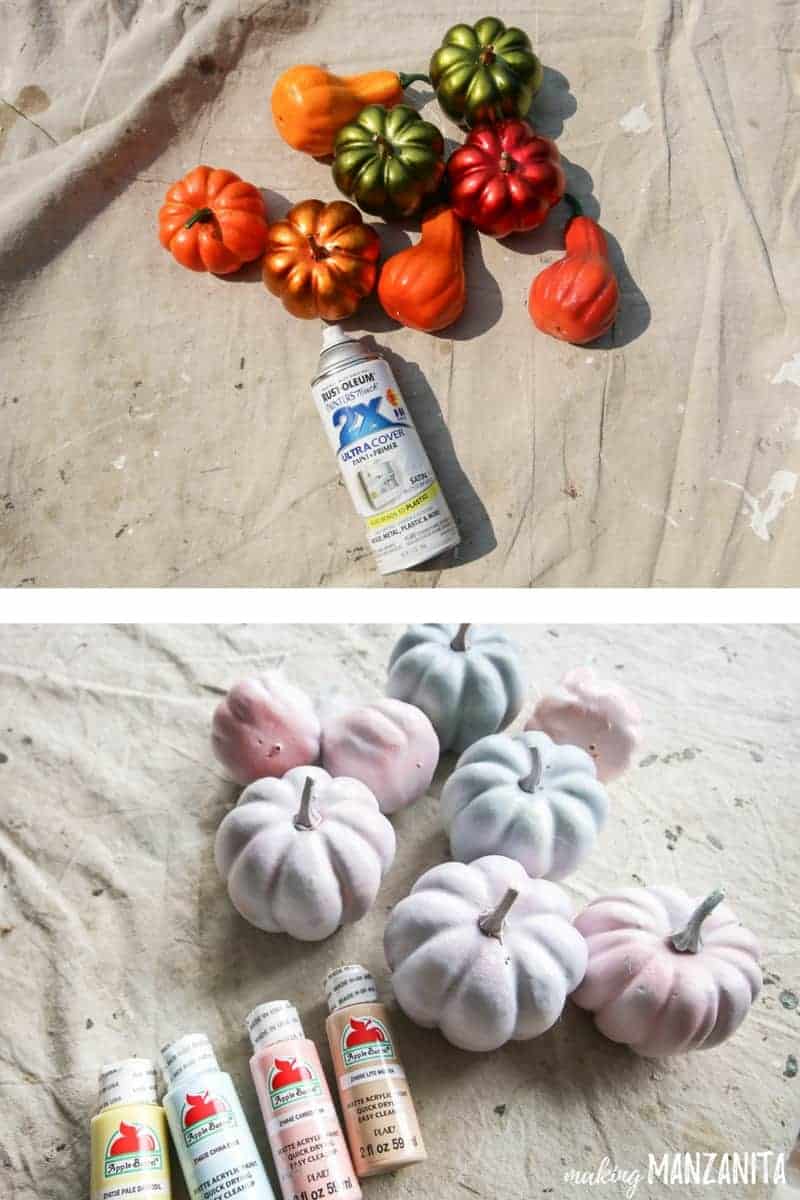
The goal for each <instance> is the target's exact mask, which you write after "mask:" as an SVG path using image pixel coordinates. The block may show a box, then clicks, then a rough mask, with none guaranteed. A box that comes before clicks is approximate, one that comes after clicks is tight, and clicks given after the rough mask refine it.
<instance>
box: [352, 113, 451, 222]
mask: <svg viewBox="0 0 800 1200" xmlns="http://www.w3.org/2000/svg"><path fill="white" fill-rule="evenodd" d="M443 175H444V139H443V137H442V135H441V133H440V132H439V130H438V129H437V128H436V126H435V125H431V124H430V122H429V121H423V119H422V117H421V116H420V115H419V113H418V112H417V111H416V109H413V108H410V107H409V106H408V105H407V104H397V105H395V107H394V108H385V107H384V105H382V104H370V105H368V106H367V107H366V108H363V109H362V110H361V112H360V113H359V114H358V116H357V117H356V119H355V120H354V121H351V122H350V123H349V124H348V125H344V126H343V127H342V128H341V129H340V130H339V132H338V134H337V135H336V144H335V147H334V160H333V178H334V180H335V182H336V186H337V187H338V189H339V191H340V192H343V193H344V195H345V196H349V197H350V198H351V199H353V200H355V202H356V204H357V205H358V206H359V208H361V209H363V210H364V212H366V213H372V214H374V215H375V216H380V217H386V218H388V219H390V220H391V219H395V218H397V217H409V216H411V215H413V214H414V213H416V212H418V211H419V209H420V208H421V207H422V205H423V203H424V201H425V200H426V199H427V198H428V197H430V196H432V195H433V194H434V193H435V192H436V191H437V190H438V188H439V185H440V183H441V181H442V177H443Z"/></svg>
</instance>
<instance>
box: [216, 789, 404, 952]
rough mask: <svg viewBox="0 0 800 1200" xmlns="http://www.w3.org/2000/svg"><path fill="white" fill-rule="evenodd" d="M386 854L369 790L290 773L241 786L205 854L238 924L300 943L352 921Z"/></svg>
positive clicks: (369, 896) (389, 843)
mask: <svg viewBox="0 0 800 1200" xmlns="http://www.w3.org/2000/svg"><path fill="white" fill-rule="evenodd" d="M394 851H395V837H394V830H393V829H392V827H391V825H390V824H389V822H388V821H387V820H386V818H385V817H384V816H383V815H382V814H381V812H380V809H379V808H378V801H377V800H376V799H375V797H374V796H373V794H372V792H371V791H370V790H369V788H368V787H366V786H365V784H363V783H361V782H360V781H359V780H357V779H332V778H331V776H330V775H329V774H328V772H327V771H323V770H322V768H321V767H295V768H294V769H293V770H291V771H288V772H287V773H286V775H284V777H283V779H259V780H258V781H257V782H256V783H252V784H251V785H250V787H248V788H245V790H244V791H243V792H242V795H241V797H240V798H239V803H238V804H237V805H236V807H235V808H234V809H232V810H231V811H230V812H229V813H228V814H227V816H226V817H225V818H224V819H223V821H222V824H221V825H220V827H219V829H218V830H217V838H216V844H215V848H214V853H215V858H216V863H217V869H218V870H219V873H220V875H221V876H222V878H223V879H224V880H225V882H226V883H227V885H228V894H229V895H230V898H231V901H232V902H233V904H234V907H235V908H236V909H237V910H238V912H240V913H241V915H242V916H243V917H244V918H245V920H247V921H249V922H250V924H251V925H255V926H256V927H257V928H258V929H265V930H266V931H267V932H268V933H279V932H284V933H289V934H291V936H292V937H295V938H300V939H301V940H302V941H318V940H320V939H321V938H326V937H328V936H329V935H330V934H332V933H334V932H335V930H337V929H338V928H339V926H340V925H349V924H351V923H352V922H354V921H359V920H360V919H361V918H362V917H363V916H364V914H365V913H367V912H368V911H369V909H370V908H371V907H372V905H373V904H374V902H375V897H376V896H377V894H378V888H379V887H380V885H381V880H382V879H383V877H384V875H385V874H386V872H387V871H388V869H389V867H390V866H391V864H392V860H393V858H394Z"/></svg>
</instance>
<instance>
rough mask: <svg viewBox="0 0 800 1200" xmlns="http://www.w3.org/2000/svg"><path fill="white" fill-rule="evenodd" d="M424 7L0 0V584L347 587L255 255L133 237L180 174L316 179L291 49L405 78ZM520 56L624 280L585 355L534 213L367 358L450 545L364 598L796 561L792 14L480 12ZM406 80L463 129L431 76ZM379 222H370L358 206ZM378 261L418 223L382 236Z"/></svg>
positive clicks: (799, 372)
mask: <svg viewBox="0 0 800 1200" xmlns="http://www.w3.org/2000/svg"><path fill="white" fill-rule="evenodd" d="M482 15H484V12H483V4H482V3H477V0H476V2H473V0H466V2H465V3H463V4H461V5H460V6H459V8H458V13H457V14H456V13H455V12H454V9H453V6H452V5H450V4H445V3H443V0H431V2H426V3H423V2H421V0H415V2H414V3H410V4H405V5H401V6H400V8H398V7H397V6H396V5H391V4H389V3H387V2H386V0H358V2H357V0H336V2H335V3H326V2H324V0H299V2H298V3H294V2H292V3H289V2H288V0H266V2H263V0H210V2H207V3H206V2H200V0H198V2H189V0H185V2H184V0H181V2H176V0H147V2H145V0H115V2H113V3H111V2H107V0H80V2H78V3H67V2H66V0H7V2H6V3H5V4H3V5H2V6H0V42H1V43H2V45H3V46H4V47H6V50H7V53H6V54H5V55H4V56H3V64H2V67H0V79H1V80H2V87H1V88H0V96H2V103H0V185H1V186H0V300H1V301H2V319H1V321H0V329H1V332H0V339H2V364H3V369H2V374H1V376H0V499H1V503H0V582H2V583H3V584H6V585H26V586H41V585H46V584H51V585H62V584H78V585H98V584H103V585H117V584H121V585H131V584H150V585H156V586H158V585H175V584H186V585H208V584H217V585H234V584H251V585H258V584H272V585H336V584H364V583H366V584H370V585H375V584H377V583H378V582H379V579H378V576H377V574H376V572H375V570H374V568H373V565H372V562H371V559H370V556H369V554H368V553H367V552H366V548H365V544H364V538H363V532H362V528H361V524H360V522H359V520H358V518H357V517H356V516H355V515H354V514H353V513H352V512H351V509H350V505H349V501H348V498H347V496H346V494H345V492H344V489H343V488H342V486H341V485H340V483H339V482H338V476H337V471H336V463H335V460H334V458H333V456H332V454H331V453H330V450H329V447H328V446H327V444H326V442H325V439H324V433H323V430H322V428H321V427H320V424H319V421H318V418H317V416H316V414H315V412H314V410H313V408H312V405H311V402H310V398H309V394H308V384H309V380H310V378H311V376H312V374H313V371H314V367H315V364H316V359H317V353H318V349H319V340H320V329H319V325H318V323H316V322H300V321H295V320H293V319H292V318H291V317H289V316H288V315H287V314H286V313H285V312H284V310H283V309H282V307H281V305H280V303H279V302H278V301H277V300H276V299H275V298H273V297H271V296H269V295H268V294H267V293H266V292H265V291H264V289H263V288H262V285H261V283H260V280H259V277H258V271H257V270H250V271H246V272H245V273H244V275H243V277H242V278H240V279H239V278H237V279H234V280H219V279H214V278H210V277H207V276H195V275H193V274H191V273H189V272H186V271H183V270H181V269H180V268H179V267H178V266H177V265H176V264H175V263H174V262H173V261H172V260H171V259H170V257H169V256H168V255H167V254H166V253H165V252H164V251H163V250H162V249H161V248H160V246H159V245H158V242H157V239H156V235H155V220H156V213H157V210H158V207H159V205H160V202H161V199H162V196H163V194H164V191H165V189H166V187H167V185H168V184H169V183H170V182H171V181H173V180H174V179H176V178H178V177H180V176H181V175H182V174H183V173H184V172H185V171H186V170H187V169H189V168H190V167H192V166H194V165H195V164H196V163H198V162H200V161H205V162H209V163H211V164H213V165H223V166H227V167H230V168H231V169H233V170H235V171H237V172H239V173H240V174H242V175H243V176H244V177H246V178H248V179H250V180H252V181H253V182H255V183H256V184H258V185H259V186H260V187H262V188H263V189H264V194H265V196H266V199H267V205H268V208H269V212H270V214H271V216H272V217H277V216H282V215H283V214H284V213H285V211H286V210H287V209H288V207H289V205H290V204H291V203H293V202H296V201H299V200H301V199H304V198H307V197H309V196H318V197H320V198H322V199H332V198H334V197H335V195H336V190H335V187H334V184H333V182H332V179H331V176H330V171H329V168H328V166H327V165H326V164H324V163H322V162H316V161H314V160H313V159H310V158H307V157H304V156H302V155H299V154H296V153H294V152H292V151H291V150H290V149H289V147H288V146H287V145H285V143H284V142H282V141H281V140H280V138H279V137H278V136H277V134H276V132H275V130H274V128H273V126H272V122H271V119H270V114H269V94H270V90H271V85H272V82H273V80H274V79H275V78H276V76H277V75H278V73H279V72H280V71H282V70H283V69H284V68H286V67H288V66H290V65H291V64H293V63H296V62H298V61H301V62H303V61H306V62H308V61H311V62H323V63H326V64H327V65H329V66H330V67H331V68H332V69H334V70H337V71H341V72H351V71H353V72H354V71H362V70H367V69H369V68H373V67H395V68H399V69H402V70H407V71H419V70H424V69H425V68H426V65H427V63H428V60H429V57H430V54H431V52H432V50H433V49H434V48H435V47H436V45H437V44H438V41H439V39H440V37H441V35H442V34H443V33H444V31H445V30H446V29H447V27H448V25H449V24H450V23H451V22H452V20H453V19H454V17H455V16H459V17H461V16H464V17H467V18H470V19H475V18H477V17H479V16H482ZM502 16H503V17H504V18H505V19H506V20H507V21H508V22H516V23H518V24H520V25H522V26H523V27H525V28H527V29H528V31H529V32H530V34H531V37H532V38H533V40H534V42H535V45H536V48H537V50H538V51H539V53H540V55H541V57H542V59H543V61H544V63H545V66H546V71H545V80H544V84H543V87H542V91H541V93H540V95H539V97H538V98H537V99H536V101H535V104H534V108H533V114H532V115H533V118H534V120H535V123H536V124H537V126H538V127H539V129H540V130H541V131H542V132H544V133H546V134H549V135H551V136H553V137H556V138H557V139H558V144H559V146H560V148H561V151H562V153H563V155H564V156H565V158H566V159H567V174H568V180H569V186H570V188H571V189H572V190H573V191H574V192H575V193H576V194H577V195H578V196H580V197H581V198H583V199H584V200H585V201H586V202H587V209H588V211H589V213H590V214H591V215H597V214H598V213H599V216H600V218H601V220H602V223H603V225H604V226H605V228H606V229H607V231H608V233H609V236H610V242H611V250H612V255H613V258H614V262H615V264H616V266H617V269H618V271H619V275H620V282H621V286H622V311H621V316H620V319H619V321H618V322H617V325H616V327H615V329H614V331H613V333H612V334H610V335H608V336H606V337H605V338H604V339H603V341H602V342H601V343H599V344H598V345H595V346H590V347H588V348H584V349H581V348H577V347H569V346H566V345H563V344H560V343H557V342H554V341H551V340H549V339H547V338H546V337H545V336H544V335H541V334H538V333H536V332H535V331H534V329H533V327H532V325H531V323H530V321H529V318H528V315H527V311H526V296H527V292H528V288H529V286H530V282H531V280H532V278H533V276H534V274H535V273H536V272H537V271H538V270H539V269H540V268H541V266H542V265H543V264H544V263H546V262H549V261H552V260H553V259H554V258H555V257H556V256H557V254H558V252H559V248H560V245H561V234H562V226H563V223H564V219H565V216H564V213H563V212H562V210H561V209H559V210H558V212H557V213H556V214H554V215H553V216H552V218H551V220H550V221H549V222H548V224H547V225H546V227H544V229H543V230H541V231H538V232H536V233H534V234H529V235H525V236H523V237H519V238H515V239H510V240H509V241H508V242H507V243H498V242H495V241H493V240H492V239H490V238H480V239H479V238H478V237H477V236H470V237H469V238H468V241H467V273H468V280H469V302H468V305H467V310H466V313H465V315H464V316H463V317H462V318H461V319H460V320H459V321H458V322H457V324H456V325H454V326H453V327H452V328H451V329H449V330H447V331H446V332H445V333H443V334H441V335H439V336H434V337H431V336H427V335H425V334H421V333H414V332H410V331H407V330H403V329H398V328H396V327H392V325H391V322H390V321H389V320H388V319H387V318H385V317H384V315H383V313H382V311H381V310H380V308H379V307H378V305H377V302H374V301H373V302H371V303H370V304H368V305H367V306H366V307H365V308H363V309H362V312H361V314H360V315H359V316H358V317H356V318H355V319H354V320H353V321H352V322H351V323H350V324H351V327H352V328H353V329H354V330H356V331H364V332H366V333H367V334H368V335H369V336H370V337H372V338H374V339H375V342H377V344H378V345H379V346H380V347H381V348H382V349H383V350H384V352H386V353H387V355H388V356H389V358H390V361H391V364H392V367H393V369H394V370H395V373H396V375H397V377H398V380H399V382H400V385H401V388H402V389H403V390H404V391H405V392H406V394H407V398H408V400H409V404H410V405H411V407H412V408H413V411H414V414H415V417H416V419H417V424H418V425H419V427H420V430H421V432H422V434H423V437H424V438H425V439H426V440H427V442H428V446H429V449H430V453H431V457H432V459H433V460H434V466H435V468H436V470H437V473H438V474H439V476H440V478H441V480H442V483H443V485H444V486H445V488H446V490H447V491H448V494H449V496H450V499H451V502H452V506H453V508H454V510H455V513H456V515H457V518H458V520H459V522H460V524H461V527H462V532H463V535H464V541H463V545H462V549H461V551H460V552H459V555H458V557H457V558H456V560H455V562H456V564H457V565H456V566H455V567H454V568H451V569H448V570H444V571H443V572H441V573H440V574H433V573H432V572H431V571H425V572H415V573H411V574H407V575H402V576H399V577H393V578H392V579H391V580H389V582H390V583H391V584H393V585H398V584H399V585H401V586H414V585H426V584H430V583H431V582H439V583H441V584H442V585H444V586H459V585H496V584H507V585H512V586H527V585H531V584H543V585H573V586H577V585H614V584H619V585H631V586H647V585H654V584H656V585H657V584H664V585H696V584H701V585H743V584H751V585H764V584H789V583H794V584H797V583H799V582H800V566H799V565H798V564H800V515H799V514H800V498H798V494H797V493H798V472H800V390H799V389H800V357H799V356H800V340H798V334H797V330H798V300H800V274H798V271H797V268H796V261H797V254H796V247H797V237H798V216H797V203H796V201H797V186H798V179H797V162H798V121H797V108H798V90H799V89H800V84H799V83H798V80H799V79H800V75H798V70H797V54H796V50H797V27H798V7H797V4H796V3H789V4H787V3H782V2H780V0H763V2H762V3H758V4H749V5H743V4H741V3H740V2H738V0H705V2H703V3H701V2H700V0H684V2H683V3H680V2H679V0H649V2H648V3H645V4H642V3H640V0H610V2H609V3H606V4H602V5H598V4H596V3H591V2H590V0H579V2H576V3H570V4H550V5H538V6H537V5H529V4H521V3H517V2H509V3H507V4H505V5H504V6H503V9H502ZM410 99H411V101H412V103H414V104H416V105H417V106H423V107H424V112H425V116H426V117H428V118H430V119H432V120H434V121H435V122H438V123H439V124H440V125H441V127H442V129H443V130H444V131H445V133H446V135H447V136H448V138H449V139H450V140H451V143H454V142H455V141H456V140H458V138H459V136H460V135H459V134H458V131H457V130H456V128H455V127H454V126H453V125H452V124H451V123H450V122H449V121H447V120H446V119H445V118H444V116H443V114H442V112H441V110H440V109H439V108H438V106H437V104H436V102H435V100H433V98H432V95H431V93H430V91H429V90H428V89H427V88H426V87H424V86H420V85H417V86H415V87H414V88H413V89H412V91H411V93H410ZM378 225H379V226H380V222H378ZM381 234H382V237H383V240H384V247H385V252H386V253H391V252H393V251H395V250H397V249H399V248H401V247H403V246H405V245H407V244H408V241H409V238H416V236H417V235H416V232H415V229H414V226H413V223H411V226H410V228H409V230H404V229H403V228H401V227H399V226H394V227H390V228H388V229H384V228H383V227H382V226H381Z"/></svg>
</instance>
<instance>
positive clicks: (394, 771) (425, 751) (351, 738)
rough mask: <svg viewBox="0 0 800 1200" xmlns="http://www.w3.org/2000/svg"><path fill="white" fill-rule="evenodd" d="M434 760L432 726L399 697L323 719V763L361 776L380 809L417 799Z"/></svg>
mask: <svg viewBox="0 0 800 1200" xmlns="http://www.w3.org/2000/svg"><path fill="white" fill-rule="evenodd" d="M438 761H439V739H438V737H437V736H436V730H435V729H434V728H433V725H431V723H430V721H429V720H428V718H427V717H426V716H425V713H424V712H422V710H421V709H419V708H417V707H416V706H415V705H413V704H405V703H404V702H403V701H402V700H378V701H377V702H376V703H375V704H367V705H365V706H364V707H363V708H355V709H352V710H351V711H350V712H345V713H342V714H341V715H339V716H332V717H330V718H329V719H327V720H323V723H322V765H323V767H324V768H325V770H326V771H329V772H330V774H331V775H347V776H349V777H350V778H351V779H360V780H361V782H362V783H365V784H366V785H367V787H368V788H369V790H370V791H371V792H373V793H374V794H375V797H376V799H377V801H378V804H379V805H380V810H381V812H382V813H393V812H397V811H398V809H401V808H405V807H406V805H407V804H413V802H414V801H415V800H418V799H419V797H420V796H422V795H423V794H424V793H425V791H426V790H427V789H428V786H429V785H430V782H431V780H432V779H433V773H434V771H435V770H436V764H437V763H438Z"/></svg>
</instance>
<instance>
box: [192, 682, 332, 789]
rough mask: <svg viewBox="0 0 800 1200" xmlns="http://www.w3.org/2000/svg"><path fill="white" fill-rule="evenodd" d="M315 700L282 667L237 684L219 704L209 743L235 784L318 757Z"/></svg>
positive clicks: (274, 773)
mask: <svg viewBox="0 0 800 1200" xmlns="http://www.w3.org/2000/svg"><path fill="white" fill-rule="evenodd" d="M319 739H320V725H319V719H318V718H317V715H316V713H315V712H314V708H313V705H312V703H311V701H310V699H309V698H308V696H307V695H306V694H305V692H304V691H302V690H301V689H300V688H298V687H294V686H293V685H292V684H291V683H289V682H288V680H286V679H285V678H284V677H283V675H282V674H281V672H280V671H270V672H268V673H267V674H266V675H263V676H261V677H260V678H251V679H242V680H240V681H239V683H235V684H234V685H233V687H232V688H231V689H230V691H229V692H228V694H227V696H226V697H225V699H224V700H222V701H221V702H220V704H218V705H217V708H216V711H215V713H214V719H213V722H212V727H211V744H212V746H213V749H214V753H215V754H216V756H217V758H218V759H219V761H220V762H221V763H222V764H223V765H224V766H225V767H226V768H227V770H228V771H229V772H230V774H231V775H232V777H233V778H234V779H235V780H236V782H237V783H241V784H242V785H245V784H248V783H252V782H253V780H255V779H263V778H264V777H265V776H275V777H280V776H281V775H285V774H286V772H287V771H288V770H290V769H291V768H292V767H297V766H306V765H307V764H309V763H315V762H316V761H317V759H318V758H319Z"/></svg>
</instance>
